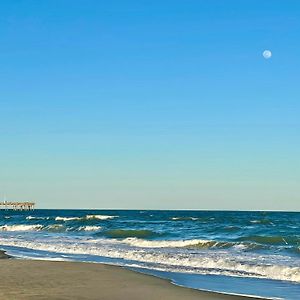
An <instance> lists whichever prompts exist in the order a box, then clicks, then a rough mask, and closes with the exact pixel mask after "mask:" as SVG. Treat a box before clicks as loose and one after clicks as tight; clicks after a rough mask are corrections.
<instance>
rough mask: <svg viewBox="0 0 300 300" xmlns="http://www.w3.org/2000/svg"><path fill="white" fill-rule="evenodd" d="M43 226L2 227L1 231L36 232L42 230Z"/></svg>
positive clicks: (0, 227)
mask: <svg viewBox="0 0 300 300" xmlns="http://www.w3.org/2000/svg"><path fill="white" fill-rule="evenodd" d="M42 228H43V226H42V225H23V224H21V225H3V226H0V230H1V231H36V230H41V229H42Z"/></svg>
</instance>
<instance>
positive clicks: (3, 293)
mask: <svg viewBox="0 0 300 300" xmlns="http://www.w3.org/2000/svg"><path fill="white" fill-rule="evenodd" d="M1 257H3V255H1ZM0 276H1V281H0V299H5V300H10V299H18V300H23V299H24V300H25V299H39V300H41V299H97V300H100V299H111V300H118V299H120V300H121V299H122V300H125V299H128V300H129V299H130V300H140V299H143V300H153V299H155V300H159V299H164V300H171V299H172V300H177V299H178V300H179V299H180V300H181V299H185V300H196V299H198V300H217V299H219V300H226V299H227V300H230V299H232V300H235V299H236V300H238V299H247V298H246V297H239V296H227V295H221V294H216V293H210V292H201V291H197V290H193V289H189V288H183V287H179V286H175V285H173V284H171V283H170V282H169V281H167V280H163V279H160V278H156V277H154V276H148V275H144V274H140V273H137V272H133V271H130V270H126V269H124V268H121V267H117V266H111V265H104V264H95V263H82V262H55V261H41V260H20V259H1V261H0ZM252 299H253V298H252Z"/></svg>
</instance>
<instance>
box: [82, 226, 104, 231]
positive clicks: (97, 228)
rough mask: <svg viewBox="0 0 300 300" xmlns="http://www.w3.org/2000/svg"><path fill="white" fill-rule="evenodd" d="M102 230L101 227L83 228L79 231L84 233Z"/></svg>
mask: <svg viewBox="0 0 300 300" xmlns="http://www.w3.org/2000/svg"><path fill="white" fill-rule="evenodd" d="M100 229H101V226H81V227H79V230H83V231H98V230H100Z"/></svg>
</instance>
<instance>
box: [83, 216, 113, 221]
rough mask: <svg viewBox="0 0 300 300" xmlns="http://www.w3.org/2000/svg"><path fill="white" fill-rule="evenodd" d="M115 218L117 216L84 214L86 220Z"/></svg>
mask: <svg viewBox="0 0 300 300" xmlns="http://www.w3.org/2000/svg"><path fill="white" fill-rule="evenodd" d="M114 218H117V216H108V215H86V219H87V220H93V219H97V220H109V219H114Z"/></svg>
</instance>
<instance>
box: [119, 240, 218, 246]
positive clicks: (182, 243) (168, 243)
mask: <svg viewBox="0 0 300 300" xmlns="http://www.w3.org/2000/svg"><path fill="white" fill-rule="evenodd" d="M123 242H124V243H126V244H129V245H131V246H135V247H142V248H182V247H188V246H196V245H208V244H210V243H212V242H213V241H210V240H198V239H195V240H180V241H167V240H160V241H150V240H142V239H138V238H126V239H124V240H123Z"/></svg>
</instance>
